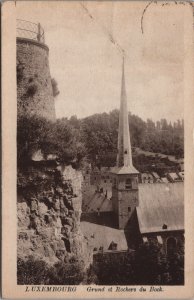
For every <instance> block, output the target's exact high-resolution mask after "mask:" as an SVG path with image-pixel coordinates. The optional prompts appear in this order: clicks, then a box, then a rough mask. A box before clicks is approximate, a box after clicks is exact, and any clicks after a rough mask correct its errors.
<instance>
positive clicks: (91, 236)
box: [81, 221, 128, 251]
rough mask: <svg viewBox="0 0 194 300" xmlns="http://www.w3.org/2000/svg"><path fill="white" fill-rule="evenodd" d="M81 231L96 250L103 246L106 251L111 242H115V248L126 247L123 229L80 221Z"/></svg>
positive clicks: (125, 248)
mask: <svg viewBox="0 0 194 300" xmlns="http://www.w3.org/2000/svg"><path fill="white" fill-rule="evenodd" d="M81 231H82V233H83V235H84V237H86V238H87V239H88V241H89V244H90V245H91V246H92V247H93V248H96V250H99V248H100V247H103V250H104V251H107V250H108V248H109V246H110V244H111V243H112V242H114V243H116V244H117V250H120V251H122V250H127V249H128V246H127V240H126V237H125V233H124V230H120V229H115V228H111V227H108V226H104V225H99V224H94V223H89V222H85V221H82V222H81Z"/></svg>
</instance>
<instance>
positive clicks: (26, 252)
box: [17, 162, 92, 267]
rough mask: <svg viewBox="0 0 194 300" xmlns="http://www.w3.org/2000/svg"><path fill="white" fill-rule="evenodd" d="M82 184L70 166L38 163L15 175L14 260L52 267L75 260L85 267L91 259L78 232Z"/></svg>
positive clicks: (80, 177)
mask: <svg viewBox="0 0 194 300" xmlns="http://www.w3.org/2000/svg"><path fill="white" fill-rule="evenodd" d="M40 164H41V165H40ZM82 181H83V178H82V174H81V172H79V171H76V170H74V169H73V168H72V167H71V166H67V167H64V166H57V165H55V166H49V165H48V164H47V163H46V164H45V165H42V163H40V162H38V163H36V165H35V166H31V168H29V169H28V170H27V171H25V172H22V174H19V175H18V203H17V208H18V240H17V243H18V247H17V250H18V258H21V259H23V260H25V259H27V258H28V257H29V256H33V258H34V259H41V260H44V261H45V262H47V263H48V264H50V265H53V264H54V263H56V262H59V261H66V260H67V259H69V258H71V257H77V258H79V259H80V260H82V261H84V265H85V267H87V266H88V265H89V263H90V262H91V260H92V255H91V252H90V251H89V249H88V245H87V241H86V240H84V238H83V235H82V233H81V231H80V216H81V205H82V194H81V185H82Z"/></svg>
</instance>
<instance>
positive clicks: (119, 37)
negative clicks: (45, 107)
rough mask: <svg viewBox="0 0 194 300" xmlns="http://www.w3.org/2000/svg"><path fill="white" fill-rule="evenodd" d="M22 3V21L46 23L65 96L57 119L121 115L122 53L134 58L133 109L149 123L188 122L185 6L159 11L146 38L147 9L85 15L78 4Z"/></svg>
mask: <svg viewBox="0 0 194 300" xmlns="http://www.w3.org/2000/svg"><path fill="white" fill-rule="evenodd" d="M16 3H17V18H20V19H25V20H28V21H32V22H40V23H41V25H42V26H43V28H44V30H45V37H46V44H47V45H48V46H49V49H50V52H49V62H50V71H51V76H52V77H54V78H55V79H56V80H57V82H58V87H59V90H60V94H59V95H58V97H57V99H56V102H55V103H56V113H57V117H70V116H71V115H77V116H78V117H85V116H88V115H91V114H94V113H101V112H109V111H111V110H112V109H115V108H119V102H120V89H121V65H122V55H121V51H120V50H119V47H121V48H122V49H124V50H125V53H126V61H125V77H126V89H127V97H128V109H129V110H130V111H131V112H132V113H133V114H136V115H138V116H140V117H141V118H143V119H144V120H146V119H147V118H151V119H153V120H154V121H156V120H158V119H160V118H164V117H165V118H167V119H168V120H171V121H175V120H177V119H178V118H182V117H183V101H184V99H183V96H184V94H183V64H184V60H183V57H184V56H183V54H184V53H183V51H184V48H183V30H184V22H183V21H184V18H183V12H184V10H183V7H182V5H175V4H174V3H169V5H162V3H159V2H158V4H155V3H152V4H151V5H150V6H149V7H148V8H147V10H146V12H145V14H144V17H143V31H144V33H143V34H142V31H141V17H142V13H143V10H144V8H145V7H146V5H147V3H146V2H135V3H134V2H127V1H126V2H117V1H115V2H104V1H103V2H84V6H85V8H84V7H83V6H82V2H78V1H74V2H65V1H63V2H62V1H56V2H50V1H44V2H43V1H42V2H41V1H40V2H29V1H24V2H23V1H18V2H16ZM87 10H88V12H87ZM110 35H111V36H112V37H113V39H114V42H115V43H114V42H112V41H111V40H112V38H111V37H110ZM117 44H118V45H120V46H119V47H118V46H117Z"/></svg>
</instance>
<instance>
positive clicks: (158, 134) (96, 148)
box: [76, 110, 184, 166]
mask: <svg viewBox="0 0 194 300" xmlns="http://www.w3.org/2000/svg"><path fill="white" fill-rule="evenodd" d="M78 121H79V120H77V121H76V122H77V124H76V126H78V127H79V125H78ZM80 124H81V129H82V132H83V140H84V141H85V143H86V148H87V154H88V156H89V157H90V159H91V161H92V162H94V163H95V164H98V163H100V164H102V165H103V166H113V165H114V164H115V158H116V153H117V138H118V124H119V111H118V110H113V111H111V112H110V113H109V114H107V113H102V114H95V115H92V116H90V117H87V118H84V119H82V120H80ZM129 128H130V134H131V143H132V147H133V148H134V147H136V148H141V149H142V150H145V151H150V152H155V153H163V154H167V155H169V154H171V155H175V156H177V157H183V156H184V126H183V123H181V121H180V120H178V121H177V122H175V123H174V124H173V126H172V124H171V123H168V122H167V120H166V119H162V120H160V121H158V122H156V123H154V122H153V121H152V120H150V119H148V120H147V121H146V122H145V121H143V120H142V119H141V118H139V117H138V116H135V115H132V114H129Z"/></svg>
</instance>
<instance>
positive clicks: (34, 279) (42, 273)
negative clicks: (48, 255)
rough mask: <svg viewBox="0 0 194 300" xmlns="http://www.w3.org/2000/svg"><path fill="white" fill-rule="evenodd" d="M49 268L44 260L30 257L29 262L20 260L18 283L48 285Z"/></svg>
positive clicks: (18, 262)
mask: <svg viewBox="0 0 194 300" xmlns="http://www.w3.org/2000/svg"><path fill="white" fill-rule="evenodd" d="M48 273H49V267H48V266H47V264H46V263H45V262H44V261H43V260H35V259H34V258H33V257H32V256H30V257H29V258H28V259H27V260H22V259H20V258H18V261H17V283H18V284H47V283H48V281H49V278H48Z"/></svg>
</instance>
